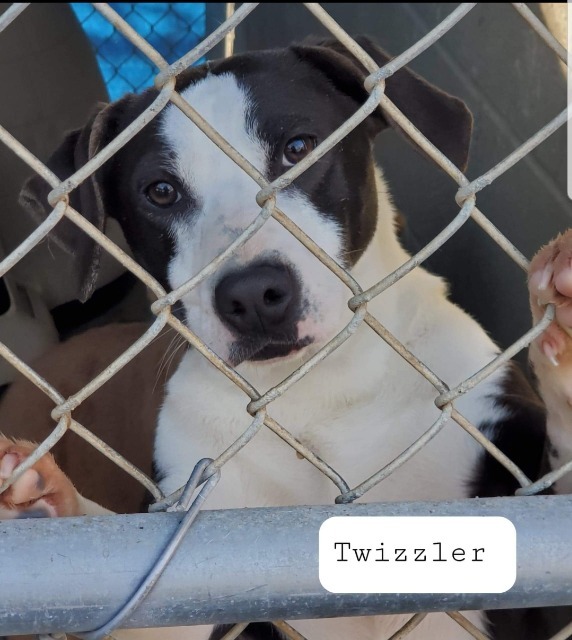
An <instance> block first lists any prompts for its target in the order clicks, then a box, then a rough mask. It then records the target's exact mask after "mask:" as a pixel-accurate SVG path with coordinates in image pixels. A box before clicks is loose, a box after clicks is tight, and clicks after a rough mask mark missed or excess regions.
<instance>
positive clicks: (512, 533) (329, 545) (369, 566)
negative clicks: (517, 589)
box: [319, 516, 516, 593]
mask: <svg viewBox="0 0 572 640" xmlns="http://www.w3.org/2000/svg"><path fill="white" fill-rule="evenodd" d="M319 536H320V540H319V542H320V550H319V570H320V576H319V577H320V582H321V584H322V586H323V587H324V589H327V590H328V591H330V592H332V593H503V592H505V591H508V590H509V589H510V588H511V587H512V586H513V584H514V582H515V580H516V529H515V528H514V525H513V524H512V522H511V521H510V520H508V519H507V518H501V517H492V516H491V517H488V516H486V517H483V516H481V517H369V516H368V517H335V518H329V519H328V520H326V521H325V522H324V524H322V526H321V527H320V534H319Z"/></svg>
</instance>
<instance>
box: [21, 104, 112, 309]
mask: <svg viewBox="0 0 572 640" xmlns="http://www.w3.org/2000/svg"><path fill="white" fill-rule="evenodd" d="M112 107H113V105H106V104H100V105H98V108H97V112H96V113H95V114H94V115H93V116H92V117H91V118H90V120H89V122H88V123H87V124H86V125H85V127H83V129H77V130H75V131H71V132H70V133H68V134H67V135H66V137H65V138H64V141H63V142H62V144H61V145H60V146H59V147H58V149H57V150H56V151H55V152H54V153H53V154H52V156H51V157H50V158H49V160H48V161H47V163H46V164H47V166H48V167H49V169H51V170H52V171H53V172H54V173H55V174H56V175H57V176H58V178H60V180H64V179H66V178H69V177H70V176H71V175H72V174H73V173H75V172H76V171H77V170H78V169H79V168H80V167H82V166H83V165H84V164H85V163H86V162H87V161H88V160H89V159H90V158H92V157H93V156H94V155H95V154H96V153H97V152H98V151H99V150H100V149H101V148H103V147H104V146H105V145H106V144H107V143H108V142H109V141H110V140H111V139H112V138H113V137H114V131H112V129H113V127H112V126H111V110H112ZM100 175H101V170H100V171H98V172H96V174H95V175H91V176H90V177H89V178H87V179H86V180H84V181H83V182H82V184H81V185H80V186H79V187H77V188H76V189H74V190H73V192H72V193H71V197H70V204H71V206H72V207H73V208H74V209H76V210H77V211H79V213H81V214H82V215H83V216H84V217H85V218H86V219H87V220H89V222H91V223H92V224H93V225H94V226H96V227H97V228H98V229H99V230H100V231H101V232H103V231H104V229H105V221H106V218H107V214H106V210H105V203H104V197H103V193H102V189H101V185H100ZM51 190H52V187H51V186H50V185H49V184H48V183H47V182H46V181H45V180H44V179H43V178H41V177H40V176H38V175H34V176H32V177H31V178H29V179H28V180H27V181H26V183H25V184H24V186H23V188H22V191H21V192H20V204H21V205H22V206H23V207H24V208H25V209H26V210H27V211H29V212H30V213H31V214H32V216H33V217H34V218H36V219H37V220H38V221H40V222H41V221H42V220H44V219H45V217H46V216H47V215H49V214H50V213H51V212H52V210H53V209H52V207H51V206H50V204H49V203H48V194H49V193H50V191H51ZM50 237H51V238H53V239H54V240H55V241H56V243H57V244H58V245H59V246H60V247H61V248H62V249H64V250H65V251H66V252H67V253H70V254H72V255H73V256H74V257H75V259H76V261H77V265H78V269H79V273H80V281H81V288H80V295H79V299H80V300H81V301H82V302H85V301H86V300H87V299H88V298H89V297H90V296H91V294H92V293H93V290H94V287H95V282H96V279H97V274H98V271H99V263H100V259H101V247H100V246H99V244H98V243H97V242H94V241H93V240H92V239H91V238H90V237H89V236H88V235H87V234H86V233H84V232H83V231H82V230H81V229H80V228H79V227H78V226H77V225H75V224H74V223H73V222H71V221H70V220H68V219H67V218H63V219H62V220H61V221H60V222H59V223H58V224H57V225H56V226H55V228H54V229H53V231H52V232H51V233H50Z"/></svg>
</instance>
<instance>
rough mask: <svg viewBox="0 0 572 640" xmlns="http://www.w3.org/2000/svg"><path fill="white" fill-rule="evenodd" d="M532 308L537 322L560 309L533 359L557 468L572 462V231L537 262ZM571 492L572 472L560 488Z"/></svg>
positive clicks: (545, 250) (533, 346)
mask: <svg viewBox="0 0 572 640" xmlns="http://www.w3.org/2000/svg"><path fill="white" fill-rule="evenodd" d="M529 291H530V306H531V309H532V316H533V319H534V321H535V323H536V322H538V321H539V320H540V319H541V318H542V316H543V315H544V312H545V305H546V304H548V303H554V304H555V305H556V318H555V320H554V322H552V323H551V325H550V326H549V327H548V328H547V329H546V331H544V333H543V334H542V335H541V336H540V337H539V338H537V339H536V340H535V341H534V342H533V343H532V344H531V345H530V350H529V357H530V361H531V364H532V366H533V368H534V371H535V374H536V376H537V378H538V385H539V391H540V394H541V396H542V399H543V400H544V403H545V405H546V410H547V430H548V437H549V440H550V446H549V450H548V453H549V458H550V464H551V466H552V467H553V468H558V467H560V466H561V465H562V464H564V463H566V462H568V461H569V460H572V230H568V231H567V232H565V233H563V234H561V235H560V236H558V237H557V238H556V239H554V240H553V241H552V242H550V243H549V244H547V245H546V246H545V247H543V248H542V249H541V250H540V251H539V252H538V253H537V254H536V256H535V257H534V258H533V260H532V263H531V265H530V272H529ZM555 488H556V490H557V491H558V492H559V493H572V473H568V474H567V475H566V476H564V477H563V478H562V479H561V480H559V481H558V482H557V483H556V485H555Z"/></svg>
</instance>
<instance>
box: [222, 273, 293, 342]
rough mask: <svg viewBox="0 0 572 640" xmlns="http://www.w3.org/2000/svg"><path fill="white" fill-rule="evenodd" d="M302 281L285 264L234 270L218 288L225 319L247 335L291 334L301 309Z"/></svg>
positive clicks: (233, 327)
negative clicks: (300, 289)
mask: <svg viewBox="0 0 572 640" xmlns="http://www.w3.org/2000/svg"><path fill="white" fill-rule="evenodd" d="M299 298H300V295H299V285H298V281H297V279H296V277H295V276H294V274H293V273H292V272H291V271H290V270H289V269H288V268H287V267H285V266H283V265H269V264H264V265H253V266H250V267H246V268H245V269H242V270H240V271H236V272H234V273H231V274H230V275H228V276H226V277H225V278H223V279H222V280H221V281H220V282H219V283H218V285H217V286H216V288H215V305H216V310H217V312H218V314H219V316H220V317H221V318H222V320H223V321H224V322H225V323H226V324H227V325H228V326H229V327H230V328H231V329H234V330H236V331H238V332H239V333H240V334H242V335H245V336H263V335H266V336H277V335H281V334H285V333H287V334H290V333H292V330H293V328H294V323H295V321H296V320H297V315H298V313H299V304H298V301H299Z"/></svg>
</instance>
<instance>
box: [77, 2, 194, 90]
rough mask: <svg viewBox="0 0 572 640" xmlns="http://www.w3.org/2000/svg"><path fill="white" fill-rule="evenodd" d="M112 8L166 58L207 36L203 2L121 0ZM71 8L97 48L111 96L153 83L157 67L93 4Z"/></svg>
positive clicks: (82, 3) (170, 59) (83, 3)
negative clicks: (135, 0)
mask: <svg viewBox="0 0 572 640" xmlns="http://www.w3.org/2000/svg"><path fill="white" fill-rule="evenodd" d="M109 6H110V7H112V8H113V9H114V11H117V13H118V14H119V15H120V16H121V17H122V18H123V20H125V22H127V23H128V24H129V25H130V26H131V27H133V29H135V31H137V33H139V34H140V35H141V36H142V37H144V38H145V39H146V40H147V41H148V42H149V43H150V44H151V45H152V46H153V47H154V48H155V49H156V50H157V51H158V52H159V53H160V54H161V55H162V56H163V57H164V58H165V60H167V61H169V62H173V61H175V60H177V59H178V58H180V57H181V56H182V55H183V54H185V53H186V52H187V51H189V50H190V49H192V48H193V47H194V46H196V45H197V44H198V43H199V42H200V40H201V38H202V37H203V36H204V34H205V28H206V25H205V22H206V15H205V13H206V12H205V5H204V3H200V2H177V3H167V2H147V3H137V2H118V3H115V4H110V5H109ZM71 7H72V9H73V10H74V13H75V14H76V16H77V19H78V20H79V22H80V23H81V26H82V28H83V30H84V31H85V33H86V34H87V36H88V38H89V40H90V42H91V43H92V46H93V48H94V50H95V54H96V57H97V62H98V65H99V68H100V71H101V75H102V76H103V80H104V82H105V84H106V86H107V90H108V92H109V97H110V99H111V100H117V99H118V98H120V97H121V96H122V95H123V94H124V93H126V92H128V91H134V92H136V93H137V92H139V91H141V90H143V89H145V88H147V87H149V86H151V85H152V84H153V76H154V72H155V67H154V65H153V63H152V62H151V61H150V60H149V59H148V58H147V57H146V56H144V55H143V54H142V53H141V52H140V51H139V49H137V47H136V46H135V45H134V44H132V43H131V42H130V41H129V40H126V39H125V38H123V37H122V36H121V34H120V33H119V32H118V31H117V30H116V29H115V28H114V27H113V25H111V24H110V23H109V22H108V21H107V20H106V19H105V18H104V17H103V16H101V14H100V13H99V12H98V11H96V10H95V9H94V8H93V7H92V6H91V5H90V4H88V3H85V2H72V3H71Z"/></svg>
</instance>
